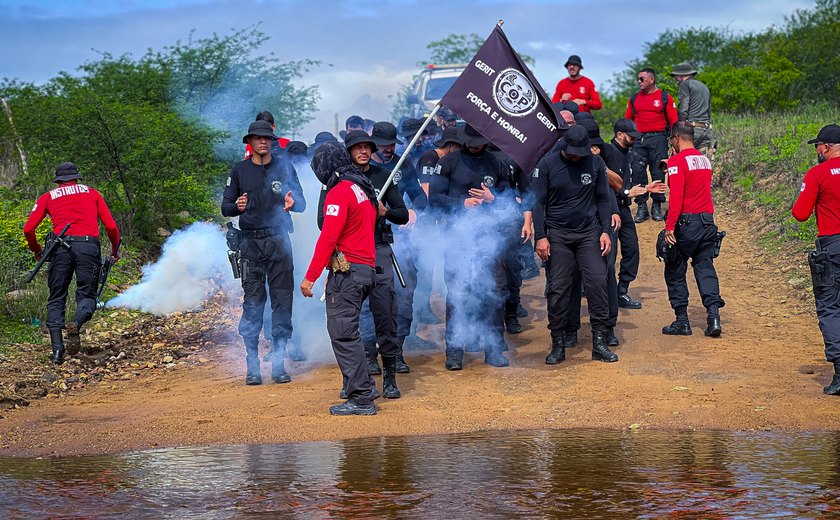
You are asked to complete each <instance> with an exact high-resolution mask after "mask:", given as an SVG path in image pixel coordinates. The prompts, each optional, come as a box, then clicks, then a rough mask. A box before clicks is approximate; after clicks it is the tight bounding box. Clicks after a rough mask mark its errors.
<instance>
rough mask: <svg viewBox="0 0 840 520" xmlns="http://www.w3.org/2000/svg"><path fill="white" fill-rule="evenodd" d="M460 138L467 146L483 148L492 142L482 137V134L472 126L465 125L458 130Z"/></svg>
mask: <svg viewBox="0 0 840 520" xmlns="http://www.w3.org/2000/svg"><path fill="white" fill-rule="evenodd" d="M458 137H460V138H461V141H463V142H464V145H465V146H483V145H485V144H487V143H489V142H490V140H489V139H487V138H486V137H484V136H483V135H481V132H479V131H478V130H476V129H475V128H473V127H472V126H470V125H464V126H462V127H461V128H460V129H459V130H458Z"/></svg>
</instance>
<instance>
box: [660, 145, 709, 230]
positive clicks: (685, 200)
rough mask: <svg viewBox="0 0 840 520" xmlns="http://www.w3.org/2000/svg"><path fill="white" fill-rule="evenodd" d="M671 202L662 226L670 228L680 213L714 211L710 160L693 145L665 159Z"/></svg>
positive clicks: (672, 228)
mask: <svg viewBox="0 0 840 520" xmlns="http://www.w3.org/2000/svg"><path fill="white" fill-rule="evenodd" d="M668 186H670V188H671V202H670V203H669V205H668V219H667V220H666V221H665V229H667V230H669V231H673V230H674V227H675V226H676V225H677V219H679V218H680V215H682V214H683V213H714V212H715V205H714V203H713V202H712V162H711V161H710V160H709V159H708V158H707V157H706V156H705V155H703V154H702V153H700V152H698V151H697V149H696V148H688V149H686V150H682V151H681V152H680V153H678V154H676V155H674V156H673V157H671V158H670V159H668Z"/></svg>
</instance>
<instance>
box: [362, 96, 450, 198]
mask: <svg viewBox="0 0 840 520" xmlns="http://www.w3.org/2000/svg"><path fill="white" fill-rule="evenodd" d="M441 106H442V105H441V104H440V103H438V104H437V105H435V108H434V109H433V110H432V112H431V113H430V114H429V116H428V117H426V120H425V121H423V125H422V126H420V130H417V133H416V134H414V137H413V138H412V139H411V142H409V143H408V146H406V147H405V150H404V151H403V154H402V157H400V160H399V161H397V165H396V166H394V169H393V170H392V171H391V175H389V176H388V180H386V181H385V184H384V185H383V186H382V189H381V190H379V195H378V196H377V197H376V200H377V201H379V202H382V197H384V196H385V192H386V191H388V188H389V187H390V186H391V183H393V182H394V176H395V175H396V174H397V172H398V171H399V170H400V167H401V166H402V165H403V163H404V162H405V160H406V159H407V158H408V152H410V151H411V149H412V148H414V145H415V143H417V140H418V139H420V134H422V133H423V130H425V129H426V127H427V126H429V122H431V120H432V118H433V117H435V114H437V113H438V110H440V107H441Z"/></svg>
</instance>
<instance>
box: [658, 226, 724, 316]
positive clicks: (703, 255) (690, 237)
mask: <svg viewBox="0 0 840 520" xmlns="http://www.w3.org/2000/svg"><path fill="white" fill-rule="evenodd" d="M674 235H675V236H676V238H677V245H676V246H675V249H676V251H675V252H674V254H673V255H670V256H669V257H668V258H666V259H665V284H666V285H667V286H668V299H669V300H670V302H671V308H672V309H674V311H675V313H676V314H680V313H681V312H685V309H687V308H688V285H687V284H686V280H685V276H686V271H687V270H688V259H689V258H690V259H691V267H692V270H693V271H694V279H695V280H696V281H697V290H698V291H700V297H701V299H702V300H703V306H704V307H706V311H707V312H708V313H709V314H711V315H713V316H717V315H718V309H720V308H721V307H723V306H724V301H723V298H721V297H720V285H719V283H718V277H717V272H716V271H715V265H714V262H713V258H714V251H715V241H716V240H717V226H716V225H715V223H714V215H713V214H711V213H692V214H683V215H680V218H679V220H678V222H677V227H676V229H675V230H674Z"/></svg>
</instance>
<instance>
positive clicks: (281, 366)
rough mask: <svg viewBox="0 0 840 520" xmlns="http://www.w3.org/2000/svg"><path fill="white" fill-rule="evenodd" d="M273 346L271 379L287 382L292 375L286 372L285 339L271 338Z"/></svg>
mask: <svg viewBox="0 0 840 520" xmlns="http://www.w3.org/2000/svg"><path fill="white" fill-rule="evenodd" d="M273 343H274V346H273V348H272V349H271V380H272V381H274V382H275V383H288V382H290V381H291V380H292V376H290V375H289V373H288V372H286V365H285V360H286V340H284V339H275V340H273Z"/></svg>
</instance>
